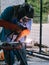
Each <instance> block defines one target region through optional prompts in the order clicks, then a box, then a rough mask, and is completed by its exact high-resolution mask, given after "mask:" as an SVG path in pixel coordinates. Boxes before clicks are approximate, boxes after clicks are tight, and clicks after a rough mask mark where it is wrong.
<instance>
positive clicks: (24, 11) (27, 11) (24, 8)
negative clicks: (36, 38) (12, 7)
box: [18, 3, 34, 20]
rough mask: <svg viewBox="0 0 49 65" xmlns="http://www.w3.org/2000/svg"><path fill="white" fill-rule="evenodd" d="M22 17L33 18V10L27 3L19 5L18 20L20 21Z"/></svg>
mask: <svg viewBox="0 0 49 65" xmlns="http://www.w3.org/2000/svg"><path fill="white" fill-rule="evenodd" d="M24 16H27V17H29V18H33V16H34V9H33V7H32V6H31V5H29V4H28V3H24V4H22V5H20V7H19V10H18V19H19V20H20V19H21V18H23V17H24Z"/></svg>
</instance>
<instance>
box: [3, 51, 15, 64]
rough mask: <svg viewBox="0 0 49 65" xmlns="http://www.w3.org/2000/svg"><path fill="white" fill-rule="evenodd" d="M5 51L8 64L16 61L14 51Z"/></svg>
mask: <svg viewBox="0 0 49 65" xmlns="http://www.w3.org/2000/svg"><path fill="white" fill-rule="evenodd" d="M3 51H4V57H5V63H7V64H8V65H13V64H14V61H15V60H14V53H13V51H7V50H3Z"/></svg>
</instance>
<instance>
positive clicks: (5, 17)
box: [0, 6, 14, 21]
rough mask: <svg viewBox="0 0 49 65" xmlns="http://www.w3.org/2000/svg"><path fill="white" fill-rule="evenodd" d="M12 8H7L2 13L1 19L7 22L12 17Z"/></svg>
mask: <svg viewBox="0 0 49 65" xmlns="http://www.w3.org/2000/svg"><path fill="white" fill-rule="evenodd" d="M13 11H14V9H13V7H12V6H10V7H7V8H6V9H5V10H4V11H3V12H2V13H1V17H0V18H1V19H3V20H7V21H9V20H10V19H11V18H12V17H13Z"/></svg>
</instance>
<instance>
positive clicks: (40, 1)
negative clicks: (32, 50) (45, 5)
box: [39, 0, 42, 53]
mask: <svg viewBox="0 0 49 65" xmlns="http://www.w3.org/2000/svg"><path fill="white" fill-rule="evenodd" d="M41 43H42V0H40V47H39V52H40V53H41Z"/></svg>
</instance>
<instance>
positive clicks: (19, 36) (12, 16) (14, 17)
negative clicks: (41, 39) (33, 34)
mask: <svg viewBox="0 0 49 65" xmlns="http://www.w3.org/2000/svg"><path fill="white" fill-rule="evenodd" d="M33 14H34V9H33V8H32V6H31V5H29V4H27V3H24V4H22V5H18V6H10V7H7V8H6V9H5V10H4V12H2V14H1V17H0V18H1V19H2V20H6V21H8V22H9V21H10V22H11V23H13V24H18V26H20V27H23V28H24V29H25V28H26V29H27V31H26V32H24V31H23V32H20V33H14V32H13V33H11V34H9V33H10V32H11V31H10V30H7V29H5V28H3V29H2V32H1V34H2V36H1V41H2V42H5V41H6V42H8V43H9V42H21V43H22V45H23V47H22V49H20V50H11V51H10V60H8V58H9V55H8V51H6V50H4V56H5V62H6V64H7V65H13V64H14V61H15V60H14V55H16V57H17V59H18V61H20V65H28V64H27V59H26V51H25V48H24V40H25V39H26V36H27V35H26V33H27V34H29V33H30V29H31V22H32V20H31V18H33ZM9 44H10V43H9ZM20 53H21V56H22V58H23V61H22V59H21V58H20ZM9 62H10V64H9Z"/></svg>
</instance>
